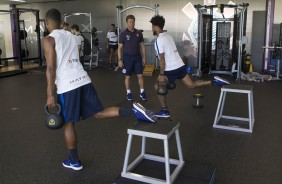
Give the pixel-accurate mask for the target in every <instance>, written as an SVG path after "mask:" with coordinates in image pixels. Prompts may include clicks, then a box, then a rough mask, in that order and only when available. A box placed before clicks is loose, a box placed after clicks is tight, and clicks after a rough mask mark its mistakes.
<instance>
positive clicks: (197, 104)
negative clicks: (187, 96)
mask: <svg viewBox="0 0 282 184" xmlns="http://www.w3.org/2000/svg"><path fill="white" fill-rule="evenodd" d="M193 98H194V99H195V100H196V103H195V104H193V107H194V108H203V107H204V106H203V105H202V104H201V103H200V99H201V98H204V96H203V95H202V94H200V93H196V94H194V95H193Z"/></svg>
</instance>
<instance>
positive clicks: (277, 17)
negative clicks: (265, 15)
mask: <svg viewBox="0 0 282 184" xmlns="http://www.w3.org/2000/svg"><path fill="white" fill-rule="evenodd" d="M281 8H282V1H281V0H276V1H275V10H274V24H280V23H282V10H281Z"/></svg>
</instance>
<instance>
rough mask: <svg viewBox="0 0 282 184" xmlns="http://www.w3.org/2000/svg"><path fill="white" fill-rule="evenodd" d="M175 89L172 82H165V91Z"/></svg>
mask: <svg viewBox="0 0 282 184" xmlns="http://www.w3.org/2000/svg"><path fill="white" fill-rule="evenodd" d="M175 87H176V84H175V83H174V82H169V81H168V82H167V83H166V88H167V89H175Z"/></svg>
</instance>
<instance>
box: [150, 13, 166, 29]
mask: <svg viewBox="0 0 282 184" xmlns="http://www.w3.org/2000/svg"><path fill="white" fill-rule="evenodd" d="M150 22H151V23H152V24H153V25H154V26H158V27H159V28H161V29H163V28H164V25H165V19H164V17H163V16H161V15H155V16H154V17H152V18H151V20H150Z"/></svg>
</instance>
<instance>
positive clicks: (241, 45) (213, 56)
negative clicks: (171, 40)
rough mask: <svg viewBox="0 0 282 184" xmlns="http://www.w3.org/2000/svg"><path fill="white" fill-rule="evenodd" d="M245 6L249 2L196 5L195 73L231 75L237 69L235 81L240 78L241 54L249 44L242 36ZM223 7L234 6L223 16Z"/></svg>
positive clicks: (243, 32)
mask: <svg viewBox="0 0 282 184" xmlns="http://www.w3.org/2000/svg"><path fill="white" fill-rule="evenodd" d="M248 6H249V4H248V3H243V4H240V5H232V4H219V5H209V6H206V5H195V8H196V9H197V11H198V22H199V23H198V60H197V68H198V70H197V72H196V75H197V76H199V77H200V76H201V75H202V72H207V71H208V72H209V73H210V74H230V75H232V73H233V72H237V80H240V76H241V61H242V53H243V51H244V49H245V44H247V43H248V39H247V37H246V36H245V35H246V20H247V7H248ZM224 8H232V9H234V16H233V17H231V18H228V17H227V18H226V17H225V16H224V14H223V13H224ZM217 9H219V11H220V14H219V13H217V12H216V11H217ZM232 26H233V32H232V31H231V30H232ZM231 45H232V46H231ZM235 64H236V65H235ZM235 66H236V67H235ZM234 67H235V68H236V69H234Z"/></svg>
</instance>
